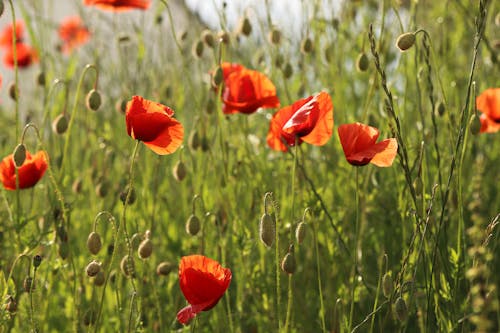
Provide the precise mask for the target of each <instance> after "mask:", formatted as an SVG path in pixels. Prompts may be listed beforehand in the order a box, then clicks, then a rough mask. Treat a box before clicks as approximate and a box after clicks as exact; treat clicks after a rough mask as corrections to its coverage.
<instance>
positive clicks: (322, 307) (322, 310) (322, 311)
mask: <svg viewBox="0 0 500 333" xmlns="http://www.w3.org/2000/svg"><path fill="white" fill-rule="evenodd" d="M311 225H312V229H313V238H314V251H315V252H316V274H317V275H318V292H319V306H320V310H319V311H320V314H319V316H320V319H321V329H322V331H323V333H326V332H327V331H326V323H325V304H324V301H323V287H322V283H321V268H320V260H319V246H318V235H317V231H316V226H315V225H316V224H315V223H314V221H313V223H311Z"/></svg>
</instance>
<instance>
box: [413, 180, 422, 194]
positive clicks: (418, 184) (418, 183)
mask: <svg viewBox="0 0 500 333" xmlns="http://www.w3.org/2000/svg"><path fill="white" fill-rule="evenodd" d="M413 188H414V189H415V193H416V194H417V195H419V194H422V191H423V189H424V182H423V181H422V177H417V178H415V180H414V181H413Z"/></svg>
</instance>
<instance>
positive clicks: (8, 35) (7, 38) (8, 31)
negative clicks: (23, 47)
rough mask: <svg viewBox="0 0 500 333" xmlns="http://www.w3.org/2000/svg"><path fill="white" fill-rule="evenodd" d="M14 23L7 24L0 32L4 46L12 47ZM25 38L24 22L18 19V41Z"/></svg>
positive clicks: (1, 42) (0, 41)
mask: <svg viewBox="0 0 500 333" xmlns="http://www.w3.org/2000/svg"><path fill="white" fill-rule="evenodd" d="M12 30H13V28H12V24H9V25H7V26H6V27H5V28H4V29H3V30H2V32H1V33H0V46H1V47H4V48H11V47H12ZM23 38H24V24H23V22H21V21H16V43H20V42H22V41H23Z"/></svg>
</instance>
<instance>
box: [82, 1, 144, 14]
mask: <svg viewBox="0 0 500 333" xmlns="http://www.w3.org/2000/svg"><path fill="white" fill-rule="evenodd" d="M83 4H84V5H86V6H96V7H97V8H100V9H103V10H110V11H115V12H119V11H125V10H132V9H141V10H146V9H148V8H149V6H150V5H151V0H84V1H83Z"/></svg>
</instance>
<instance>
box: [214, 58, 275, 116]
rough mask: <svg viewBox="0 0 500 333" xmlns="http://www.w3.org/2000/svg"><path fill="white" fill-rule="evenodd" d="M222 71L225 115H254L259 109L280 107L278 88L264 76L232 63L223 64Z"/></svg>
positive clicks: (223, 109)
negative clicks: (277, 94)
mask: <svg viewBox="0 0 500 333" xmlns="http://www.w3.org/2000/svg"><path fill="white" fill-rule="evenodd" d="M222 71H223V76H224V87H223V90H222V102H223V106H222V111H223V112H224V113H225V114H231V113H238V112H240V113H253V112H255V111H257V109H258V108H275V107H278V106H279V105H280V101H279V99H278V97H277V96H276V87H275V86H274V84H273V83H272V82H271V80H269V79H268V78H267V76H265V75H264V74H262V73H260V72H258V71H254V70H251V69H247V68H245V67H243V66H242V65H240V64H230V63H223V64H222Z"/></svg>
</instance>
